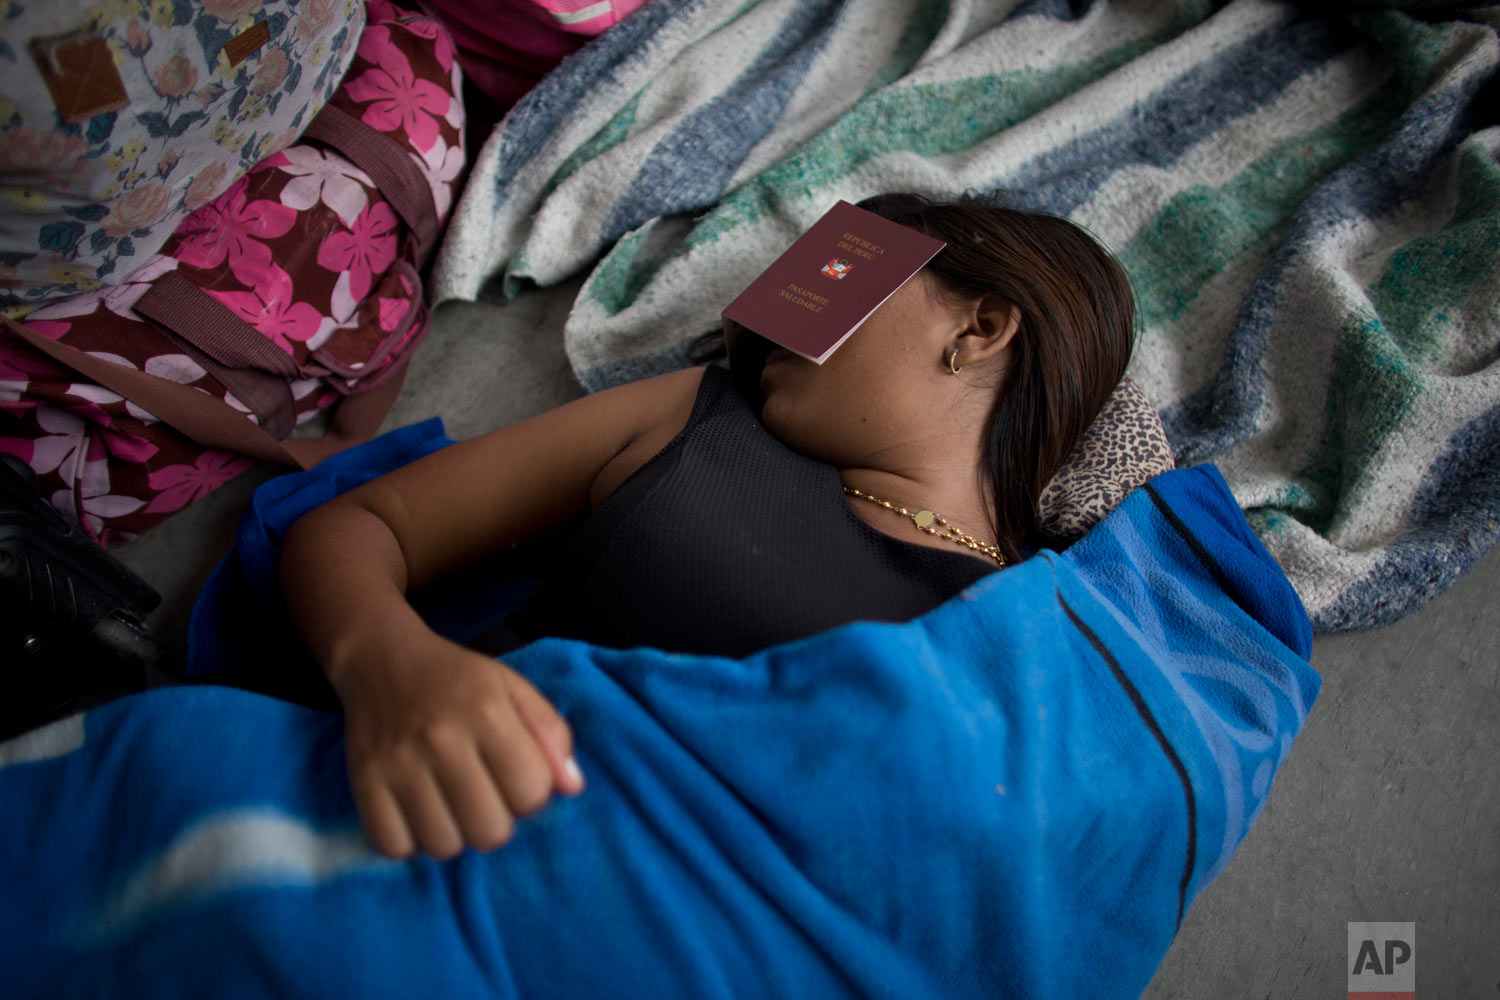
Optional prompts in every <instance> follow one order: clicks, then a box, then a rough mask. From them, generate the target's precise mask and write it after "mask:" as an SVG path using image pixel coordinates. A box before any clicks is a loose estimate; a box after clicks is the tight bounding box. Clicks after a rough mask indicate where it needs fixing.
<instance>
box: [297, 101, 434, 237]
mask: <svg viewBox="0 0 1500 1000" xmlns="http://www.w3.org/2000/svg"><path fill="white" fill-rule="evenodd" d="M302 137H303V138H304V139H315V140H317V141H318V142H321V143H323V144H325V145H327V146H330V147H332V148H333V149H335V150H337V151H338V152H340V153H342V154H343V155H344V157H345V158H346V159H347V160H348V161H349V162H350V163H352V164H354V165H355V166H356V167H358V168H359V169H361V170H363V171H364V172H365V173H367V174H369V175H370V179H371V180H372V181H374V182H375V187H376V188H378V189H379V191H380V195H381V197H383V198H384V199H385V200H386V201H388V202H390V204H391V207H392V208H394V209H395V210H396V214H397V215H399V216H401V220H402V221H403V222H405V223H406V226H407V228H408V229H410V230H411V233H412V239H413V242H414V246H413V257H415V259H416V262H417V265H418V266H421V264H422V262H423V261H424V260H426V259H427V253H428V251H430V250H431V249H432V247H433V245H434V243H435V242H436V241H437V232H438V217H437V205H436V204H434V202H433V200H432V189H431V188H430V187H428V186H427V178H425V177H423V176H422V172H421V171H420V170H418V169H417V165H416V163H414V162H413V161H412V154H411V153H410V152H408V151H407V149H406V148H405V147H404V146H402V145H401V144H400V143H399V142H397V141H396V140H395V139H393V138H391V137H390V136H389V135H386V134H385V133H384V132H381V131H380V130H378V129H374V128H371V127H370V126H368V125H366V124H365V123H364V122H362V121H360V120H359V119H358V118H356V117H354V116H353V115H351V114H349V112H347V111H345V110H343V109H342V108H337V107H334V106H333V105H332V104H325V105H324V106H323V110H322V111H319V112H318V113H317V115H316V116H315V117H314V118H313V120H312V121H311V122H309V123H308V125H307V128H306V129H305V130H304V131H303V133H302Z"/></svg>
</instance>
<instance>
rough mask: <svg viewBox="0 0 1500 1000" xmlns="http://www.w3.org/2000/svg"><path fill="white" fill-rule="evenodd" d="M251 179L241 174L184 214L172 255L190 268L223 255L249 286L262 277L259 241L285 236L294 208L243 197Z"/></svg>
mask: <svg viewBox="0 0 1500 1000" xmlns="http://www.w3.org/2000/svg"><path fill="white" fill-rule="evenodd" d="M249 184H250V180H249V178H247V177H241V178H240V179H239V180H238V181H236V182H235V184H234V186H233V187H231V188H230V189H229V190H228V191H226V192H224V194H222V195H221V196H219V197H218V198H215V199H214V200H213V201H211V202H209V203H208V204H207V205H204V206H203V207H202V208H200V209H199V210H198V211H196V212H194V213H193V214H192V215H190V216H188V218H187V221H186V222H184V223H183V224H182V228H181V229H179V230H178V231H177V233H176V234H175V236H174V240H175V241H177V246H176V249H175V250H174V251H173V253H172V256H174V257H176V258H177V259H178V260H179V261H181V262H182V263H184V264H187V265H189V266H191V267H199V268H204V269H212V268H216V267H218V266H219V265H220V264H223V263H224V261H225V260H226V259H227V260H228V261H229V269H230V271H232V272H233V273H234V276H235V277H236V278H238V279H239V280H240V281H241V282H243V283H244V284H247V285H250V286H251V287H254V286H256V285H257V284H260V283H261V282H262V281H264V280H266V278H265V273H266V271H267V269H268V268H270V267H271V266H273V265H272V263H271V250H270V248H269V247H267V246H266V244H265V243H264V242H263V241H264V240H267V239H274V238H275V237H277V236H284V235H285V234H286V233H287V231H288V230H290V229H291V228H292V223H294V222H296V221H297V213H296V211H295V210H294V209H291V208H289V207H287V206H285V205H283V204H281V203H280V202H279V201H268V200H266V199H263V198H262V199H258V200H256V201H253V202H247V201H246V197H245V192H246V190H248V188H249Z"/></svg>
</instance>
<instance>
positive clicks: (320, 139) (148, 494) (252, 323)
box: [0, 0, 464, 544]
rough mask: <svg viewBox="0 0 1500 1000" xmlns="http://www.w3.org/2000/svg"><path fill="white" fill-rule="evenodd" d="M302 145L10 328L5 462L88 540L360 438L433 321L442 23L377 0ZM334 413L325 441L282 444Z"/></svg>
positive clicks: (445, 44)
mask: <svg viewBox="0 0 1500 1000" xmlns="http://www.w3.org/2000/svg"><path fill="white" fill-rule="evenodd" d="M366 15H367V24H366V27H365V30H364V33H363V35H362V36H361V38H360V42H359V47H358V50H357V53H356V55H355V58H354V61H353V64H352V66H351V68H350V70H349V72H348V73H347V74H346V76H345V77H344V81H343V83H342V85H341V86H340V87H339V88H338V89H337V90H336V91H335V92H334V93H333V95H332V96H331V98H330V100H329V101H328V103H327V104H326V105H325V106H324V107H323V109H322V110H321V111H320V112H319V113H318V114H317V115H316V116H315V117H314V118H313V119H312V120H311V121H310V122H308V123H307V124H306V127H305V130H304V132H303V133H302V137H301V138H300V139H299V140H298V141H297V142H296V143H294V144H292V145H289V146H287V147H285V148H284V149H282V150H281V151H280V152H278V153H275V154H274V155H272V156H270V157H268V158H267V159H264V160H262V161H260V162H259V163H258V164H256V165H255V166H254V167H253V168H252V169H251V170H250V171H249V173H248V174H246V175H245V176H244V177H242V178H241V179H240V180H238V181H237V182H235V183H234V184H233V185H232V186H231V187H230V188H229V189H228V190H227V191H225V192H224V193H223V194H221V195H219V196H218V197H216V198H214V199H213V200H211V201H209V202H208V203H206V204H204V205H202V206H201V207H199V208H197V210H196V211H194V212H193V213H192V214H191V215H190V216H188V217H187V218H186V219H185V221H183V223H182V224H181V225H180V226H179V227H178V228H177V230H176V231H175V232H174V233H173V235H172V236H171V238H170V239H168V240H167V242H166V243H165V244H164V245H163V246H162V248H161V251H160V252H159V253H157V254H155V255H153V256H151V257H149V258H148V259H146V260H145V261H144V262H143V265H142V266H141V267H140V268H139V269H137V270H136V271H134V272H132V273H131V274H130V276H129V277H128V279H127V280H125V281H123V282H121V283H119V284H117V285H114V286H113V287H110V288H107V289H100V290H97V291H93V292H88V293H85V294H82V295H75V296H72V297H69V298H66V299H63V300H60V301H56V302H52V303H49V304H47V305H44V306H42V307H40V308H36V309H34V310H32V311H31V312H29V313H28V314H27V315H26V316H25V317H24V318H23V319H22V320H21V322H20V323H14V322H11V321H10V320H6V321H5V326H6V334H5V336H3V337H0V451H3V452H9V453H11V454H14V455H16V456H18V457H19V458H21V459H22V460H23V461H25V462H26V463H27V464H29V465H30V466H31V468H32V469H33V470H34V471H35V472H36V473H37V475H38V477H39V480H40V482H41V485H42V493H43V496H44V497H46V498H48V499H49V500H50V502H51V504H52V506H53V507H54V508H56V509H57V510H58V511H59V512H60V513H62V514H63V515H64V516H65V517H67V518H69V519H70V520H72V521H74V522H76V523H78V524H79V525H81V526H82V527H83V529H84V530H85V531H86V532H87V533H88V535H89V536H90V537H92V538H93V539H95V540H96V541H98V542H100V543H101V544H105V543H109V542H112V541H122V540H126V539H129V538H132V537H134V536H136V535H137V534H139V533H141V532H143V531H145V530H146V529H148V528H149V527H151V526H152V525H154V524H156V523H158V522H159V521H160V520H162V519H163V518H165V517H166V516H167V515H169V514H171V513H172V512H174V511H176V510H178V509H180V508H182V507H184V506H186V505H187V504H189V503H191V502H192V501H194V500H197V499H199V498H200V497H202V496H203V495H205V494H206V493H208V492H209V491H211V490H213V489H215V488H217V487H218V486H220V485H222V484H224V483H226V482H228V481H229V480H230V479H232V478H233V477H234V476H236V475H238V474H239V473H240V472H242V471H244V470H245V469H247V468H249V467H250V465H251V464H252V462H253V460H255V459H261V460H268V461H276V462H282V463H290V464H296V465H300V466H304V467H305V466H307V465H311V464H313V463H315V462H316V461H318V460H320V459H321V458H322V457H325V456H326V455H328V454H331V453H333V452H334V451H337V450H339V449H340V448H343V447H346V446H348V445H350V444H353V443H356V442H358V441H360V440H363V439H364V438H367V437H369V436H370V435H371V434H372V433H373V432H374V431H375V430H376V429H377V428H378V426H379V423H380V421H381V419H382V418H383V416H384V414H385V412H386V410H387V409H388V407H389V405H390V403H391V401H392V400H393V399H394V397H395V394H396V392H397V390H398V388H399V386H400V381H401V377H402V375H403V374H404V371H405V365H406V361H407V359H408V357H409V355H410V353H411V351H412V350H413V349H414V348H415V347H416V345H417V344H418V343H419V342H420V340H421V339H422V337H423V335H424V334H425V333H426V330H427V311H426V307H425V304H424V300H423V295H422V283H421V278H420V274H419V271H420V268H421V267H422V265H423V263H424V262H425V260H426V259H427V257H428V255H429V254H430V253H431V251H432V250H433V249H434V247H435V245H436V242H437V237H438V233H439V231H440V227H441V225H442V222H443V221H444V220H445V219H446V217H447V214H448V210H449V208H450V206H451V204H452V201H453V197H454V194H455V190H456V187H457V185H458V182H459V174H460V172H461V171H462V168H463V163H464V158H463V122H464V118H463V106H462V103H461V98H460V86H461V78H460V74H459V70H458V67H457V65H456V63H455V61H454V53H453V46H452V42H451V39H450V38H449V36H448V35H447V33H446V30H445V29H443V28H442V27H441V26H440V25H439V24H438V22H436V21H434V20H432V19H430V18H425V17H421V16H415V15H411V14H409V13H408V12H406V11H402V10H400V9H398V8H396V7H394V6H392V5H390V4H389V3H387V2H385V0H371V2H369V3H368V5H367V11H366ZM335 404H337V409H336V410H335V411H334V416H333V419H332V420H331V422H330V425H329V430H328V431H327V433H326V434H325V435H324V436H323V437H321V438H308V437H297V438H289V437H288V435H290V433H291V431H292V430H293V429H294V428H295V427H296V426H297V425H299V424H301V423H303V422H304V421H306V420H307V419H309V418H310V417H312V416H314V415H316V414H317V413H319V412H320V411H322V410H325V409H327V408H329V407H331V406H334V405H335Z"/></svg>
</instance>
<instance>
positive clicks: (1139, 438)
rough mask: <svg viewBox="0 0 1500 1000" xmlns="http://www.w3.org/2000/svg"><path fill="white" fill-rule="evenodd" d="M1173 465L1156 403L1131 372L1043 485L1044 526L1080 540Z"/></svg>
mask: <svg viewBox="0 0 1500 1000" xmlns="http://www.w3.org/2000/svg"><path fill="white" fill-rule="evenodd" d="M1173 466H1174V463H1173V461H1172V447H1171V445H1169V444H1168V443H1167V433H1166V430H1165V429H1164V428H1163V427H1162V423H1161V418H1160V417H1158V416H1157V415H1156V407H1154V406H1152V405H1151V401H1150V400H1149V399H1147V398H1146V394H1145V393H1143V392H1141V387H1140V386H1138V385H1136V383H1135V381H1134V380H1132V379H1131V378H1130V376H1128V375H1127V376H1125V378H1124V379H1122V380H1121V381H1120V384H1119V386H1117V387H1116V389H1115V391H1114V393H1113V394H1112V395H1111V396H1110V397H1109V400H1108V401H1107V402H1106V403H1105V404H1104V409H1102V410H1100V411H1099V415H1098V416H1097V417H1095V418H1094V422H1093V424H1091V425H1090V426H1089V429H1088V430H1087V431H1086V432H1085V433H1084V435H1083V439H1082V440H1081V441H1079V442H1078V444H1077V446H1076V447H1074V449H1073V453H1072V454H1071V455H1069V456H1068V460H1067V461H1066V462H1065V463H1063V467H1062V468H1061V469H1060V470H1058V473H1057V475H1055V476H1053V477H1052V481H1051V482H1049V483H1048V484H1047V487H1046V489H1044V490H1042V497H1041V502H1040V505H1039V506H1040V508H1041V517H1040V522H1041V529H1042V531H1043V533H1044V534H1046V535H1048V536H1049V537H1052V538H1056V539H1066V540H1068V541H1071V540H1073V539H1076V538H1078V537H1079V536H1081V535H1082V534H1083V533H1084V532H1086V531H1088V530H1089V529H1090V528H1092V527H1093V526H1094V525H1095V524H1098V523H1099V521H1101V520H1102V519H1103V518H1104V515H1105V514H1108V513H1109V512H1110V511H1111V510H1113V509H1114V507H1115V505H1116V504H1118V503H1119V502H1120V501H1121V500H1123V499H1125V495H1126V494H1128V493H1129V492H1130V491H1131V490H1134V489H1135V488H1136V487H1138V486H1140V485H1141V484H1142V483H1144V482H1146V480H1148V479H1150V478H1152V477H1153V476H1157V475H1160V474H1161V473H1163V472H1167V471H1169V470H1171V469H1172V468H1173Z"/></svg>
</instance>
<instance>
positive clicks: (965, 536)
mask: <svg viewBox="0 0 1500 1000" xmlns="http://www.w3.org/2000/svg"><path fill="white" fill-rule="evenodd" d="M844 492H845V493H847V494H849V495H850V496H851V497H857V498H858V499H860V500H868V501H870V503H872V504H874V505H875V506H877V507H884V508H885V509H886V510H891V511H895V512H896V513H897V514H900V515H901V516H902V517H909V518H911V522H912V523H913V524H915V525H916V526H917V530H918V531H925V532H926V533H927V534H929V535H935V536H937V537H938V538H946V539H947V540H948V541H950V542H954V543H956V544H958V545H962V546H964V547H965V548H968V549H972V550H973V551H975V552H981V553H983V554H984V555H987V556H989V557H990V558H991V559H993V560H995V563H996V564H997V565H999V566H1004V565H1005V557H1004V556H1002V555H1001V554H1000V548H999V547H998V546H995V545H991V544H990V543H989V542H981V541H980V540H979V539H977V538H975V537H974V536H973V535H971V534H969V533H968V532H967V531H964V530H963V529H962V528H959V527H956V526H954V525H952V524H949V523H948V519H947V518H945V517H943V515H941V514H935V513H933V512H932V511H930V510H917V511H912V510H907V509H906V508H905V507H897V506H896V505H895V504H893V503H891V502H890V501H889V500H879V499H877V498H875V497H872V496H870V494H868V493H864V492H862V491H860V490H857V489H855V488H854V487H853V486H845V487H844Z"/></svg>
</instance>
